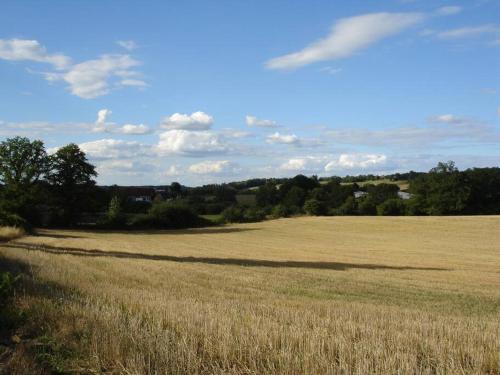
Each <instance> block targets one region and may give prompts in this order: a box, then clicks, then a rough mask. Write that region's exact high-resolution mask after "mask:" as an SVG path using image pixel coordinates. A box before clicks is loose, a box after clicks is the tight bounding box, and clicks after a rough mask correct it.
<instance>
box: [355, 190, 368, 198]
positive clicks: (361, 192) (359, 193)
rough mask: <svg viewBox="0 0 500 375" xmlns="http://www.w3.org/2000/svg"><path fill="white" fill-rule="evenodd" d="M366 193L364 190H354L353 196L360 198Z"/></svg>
mask: <svg viewBox="0 0 500 375" xmlns="http://www.w3.org/2000/svg"><path fill="white" fill-rule="evenodd" d="M367 195H368V193H367V192H366V191H361V190H359V191H355V192H354V198H356V199H358V198H362V197H366V196H367Z"/></svg>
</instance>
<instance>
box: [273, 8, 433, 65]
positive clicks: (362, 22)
mask: <svg viewBox="0 0 500 375" xmlns="http://www.w3.org/2000/svg"><path fill="white" fill-rule="evenodd" d="M423 19H424V16H423V15H422V14H421V13H370V14H363V15H359V16H354V17H348V18H342V19H340V20H339V21H338V22H337V23H335V25H333V27H332V30H331V32H330V34H329V35H328V36H327V37H326V38H323V39H320V40H318V41H316V42H314V43H312V44H310V45H308V46H307V47H305V48H304V49H302V50H300V51H298V52H294V53H291V54H288V55H284V56H280V57H276V58H273V59H271V60H269V61H268V62H267V63H266V66H267V67H268V68H270V69H293V68H299V67H301V66H304V65H308V64H311V63H315V62H318V61H324V60H335V59H340V58H345V57H348V56H351V55H352V54H353V53H355V52H357V51H359V50H361V49H363V48H366V47H368V46H369V45H371V44H373V43H375V42H377V41H379V40H381V39H384V38H386V37H389V36H391V35H394V34H397V33H399V32H401V31H403V30H405V29H407V28H409V27H411V26H413V25H416V24H417V23H419V22H421V21H422V20H423Z"/></svg>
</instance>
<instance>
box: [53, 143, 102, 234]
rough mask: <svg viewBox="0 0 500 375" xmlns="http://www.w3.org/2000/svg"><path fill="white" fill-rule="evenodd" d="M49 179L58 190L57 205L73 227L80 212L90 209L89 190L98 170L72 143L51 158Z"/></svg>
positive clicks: (92, 185) (65, 220) (63, 216)
mask: <svg viewBox="0 0 500 375" xmlns="http://www.w3.org/2000/svg"><path fill="white" fill-rule="evenodd" d="M50 169H51V170H50V173H49V176H48V180H49V182H50V183H51V185H52V186H53V188H54V189H55V194H56V196H55V198H56V203H57V204H58V205H59V206H60V207H61V209H62V219H63V220H64V222H65V223H67V224H74V223H75V222H76V221H77V219H78V217H79V214H80V213H81V211H83V210H85V209H87V208H88V207H89V203H90V202H89V199H90V191H91V189H92V188H93V187H94V185H95V181H94V180H93V178H94V177H96V176H97V172H96V171H95V167H94V166H93V165H92V164H90V163H89V162H88V161H87V157H86V155H85V153H84V152H83V151H82V150H80V148H79V147H78V146H77V145H76V144H74V143H71V144H69V145H67V146H64V147H61V148H60V149H59V150H58V151H57V152H56V153H55V154H54V155H53V156H52V157H51V158H50Z"/></svg>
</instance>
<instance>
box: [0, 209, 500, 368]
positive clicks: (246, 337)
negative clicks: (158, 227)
mask: <svg viewBox="0 0 500 375" xmlns="http://www.w3.org/2000/svg"><path fill="white" fill-rule="evenodd" d="M499 224H500V218H485V217H474V218H300V219H289V220H276V221H270V222H264V223H257V224H246V225H236V226H230V227H226V228H209V229H196V230H187V231H175V232H155V233H150V234H138V233H136V234H123V233H91V232H76V231H75V232H69V231H58V232H51V231H47V232H45V233H43V234H44V236H43V237H28V238H23V239H21V240H18V241H15V242H14V243H10V244H7V245H4V246H3V248H1V249H0V254H2V255H3V256H5V257H7V259H9V260H10V261H11V262H18V263H19V264H29V265H31V267H30V268H31V269H33V272H34V276H35V277H34V279H31V278H25V294H24V295H23V296H21V298H20V300H19V303H20V304H21V305H23V306H26V308H27V310H28V311H29V316H31V317H32V320H33V321H32V323H31V324H32V325H33V327H43V335H44V337H45V338H44V341H43V342H42V344H40V343H38V345H34V346H33V347H34V348H40V347H44V348H46V349H44V350H45V351H44V352H43V354H44V356H42V358H43V359H44V362H43V365H44V366H56V367H57V368H58V369H63V370H66V371H74V372H83V373H124V374H186V373H189V374H262V373H278V374H320V373H331V374H337V373H339V374H341V373H342V374H344V373H356V374H367V373H379V374H387V373H419V374H420V373H423V374H431V373H432V374H436V373H437V374H441V373H450V374H469V373H477V374H479V373H489V374H498V373H500V358H499V353H500V319H499V317H500V315H499V312H500V290H499V288H498V285H500V274H499V273H498V269H499V266H500V254H499V252H498V247H497V244H498V243H500V242H499V241H500V233H499V232H500V231H498V230H494V229H495V228H498V225H499ZM360 227H361V228H362V231H360V230H359V228H360ZM34 329H35V328H34ZM47 337H49V338H50V340H48V339H47ZM47 342H49V345H48V344H47ZM47 345H48V347H47ZM34 350H35V353H38V352H36V350H40V349H34ZM47 353H49V354H48V355H47ZM30 358H32V357H30V356H28V357H27V359H26V361H25V363H30V362H29V360H30ZM21 362H22V361H21ZM13 366H14V365H13ZM12 368H13V369H15V368H16V366H14V367H12Z"/></svg>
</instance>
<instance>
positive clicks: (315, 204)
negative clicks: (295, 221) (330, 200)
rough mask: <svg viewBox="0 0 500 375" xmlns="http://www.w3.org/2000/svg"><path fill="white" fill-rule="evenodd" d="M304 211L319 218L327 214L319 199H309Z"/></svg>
mask: <svg viewBox="0 0 500 375" xmlns="http://www.w3.org/2000/svg"><path fill="white" fill-rule="evenodd" d="M304 211H305V212H306V213H307V214H308V215H313V216H319V215H323V214H324V213H325V209H324V206H323V205H322V204H321V202H320V201H319V200H317V199H308V200H306V201H305V203H304Z"/></svg>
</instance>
